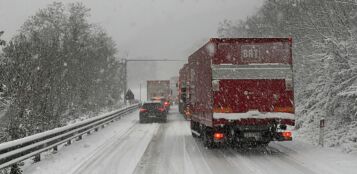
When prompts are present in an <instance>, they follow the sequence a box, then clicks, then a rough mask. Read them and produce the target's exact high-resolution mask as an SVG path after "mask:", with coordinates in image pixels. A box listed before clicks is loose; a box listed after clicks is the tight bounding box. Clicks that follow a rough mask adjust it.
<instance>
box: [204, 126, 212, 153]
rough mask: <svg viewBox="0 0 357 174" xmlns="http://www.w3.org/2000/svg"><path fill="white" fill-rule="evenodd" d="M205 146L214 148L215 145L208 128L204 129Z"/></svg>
mask: <svg viewBox="0 0 357 174" xmlns="http://www.w3.org/2000/svg"><path fill="white" fill-rule="evenodd" d="M202 138H203V146H204V147H206V148H208V149H212V148H213V147H214V142H213V137H212V136H211V135H210V132H209V131H207V130H204V131H203V135H202Z"/></svg>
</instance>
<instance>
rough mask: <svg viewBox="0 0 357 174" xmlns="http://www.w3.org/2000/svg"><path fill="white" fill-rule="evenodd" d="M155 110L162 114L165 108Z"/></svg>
mask: <svg viewBox="0 0 357 174" xmlns="http://www.w3.org/2000/svg"><path fill="white" fill-rule="evenodd" d="M157 110H159V111H160V112H164V111H165V108H158V109H157Z"/></svg>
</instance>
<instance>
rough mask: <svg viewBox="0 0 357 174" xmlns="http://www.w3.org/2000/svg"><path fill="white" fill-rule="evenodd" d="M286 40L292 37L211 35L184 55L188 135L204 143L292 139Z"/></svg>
mask: <svg viewBox="0 0 357 174" xmlns="http://www.w3.org/2000/svg"><path fill="white" fill-rule="evenodd" d="M291 45H292V40H291V38H227V39H225V38H213V39H210V41H209V42H208V43H207V44H205V45H204V46H203V47H201V48H200V49H199V50H197V51H196V52H194V53H193V54H192V55H191V56H189V58H188V64H187V65H189V66H187V70H185V72H186V74H185V76H189V78H185V80H186V81H185V83H186V99H187V101H186V104H187V103H189V105H190V107H191V108H190V110H191V112H192V116H191V130H192V135H193V136H194V137H201V138H203V140H204V144H205V146H207V147H212V146H215V145H217V144H220V143H230V144H232V145H237V146H244V145H267V144H268V143H269V142H270V141H290V140H292V136H291V132H289V131H287V126H289V125H290V126H294V124H295V117H294V112H295V108H294V88H293V66H292V52H291V49H292V48H291ZM180 77H181V74H180ZM181 83H183V82H181ZM187 84H188V85H187Z"/></svg>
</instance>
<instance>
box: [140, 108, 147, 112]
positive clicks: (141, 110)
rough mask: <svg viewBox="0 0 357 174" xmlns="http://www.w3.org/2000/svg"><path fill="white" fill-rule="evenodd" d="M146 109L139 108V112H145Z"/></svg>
mask: <svg viewBox="0 0 357 174" xmlns="http://www.w3.org/2000/svg"><path fill="white" fill-rule="evenodd" d="M147 111H148V110H147V109H144V108H140V112H147Z"/></svg>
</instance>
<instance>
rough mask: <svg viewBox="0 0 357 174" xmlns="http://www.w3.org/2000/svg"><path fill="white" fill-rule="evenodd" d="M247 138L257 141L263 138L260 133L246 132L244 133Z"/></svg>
mask: <svg viewBox="0 0 357 174" xmlns="http://www.w3.org/2000/svg"><path fill="white" fill-rule="evenodd" d="M244 137H245V138H255V139H256V140H259V139H260V137H261V134H260V132H245V133H244Z"/></svg>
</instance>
